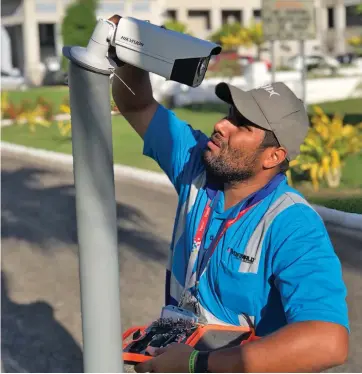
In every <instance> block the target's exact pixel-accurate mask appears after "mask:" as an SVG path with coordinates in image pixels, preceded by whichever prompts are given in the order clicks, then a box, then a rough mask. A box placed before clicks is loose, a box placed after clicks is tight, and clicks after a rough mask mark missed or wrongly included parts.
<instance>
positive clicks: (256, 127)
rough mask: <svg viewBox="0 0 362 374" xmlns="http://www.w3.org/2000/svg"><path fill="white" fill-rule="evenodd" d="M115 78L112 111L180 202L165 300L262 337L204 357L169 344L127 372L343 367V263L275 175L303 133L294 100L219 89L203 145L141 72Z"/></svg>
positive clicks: (272, 90) (280, 89) (122, 72)
mask: <svg viewBox="0 0 362 374" xmlns="http://www.w3.org/2000/svg"><path fill="white" fill-rule="evenodd" d="M117 75H118V76H119V77H120V78H122V80H124V81H125V83H126V84H127V85H128V86H129V87H131V89H132V91H134V93H135V96H134V95H133V94H132V93H130V92H129V91H128V88H127V87H126V86H125V85H124V84H123V83H122V82H121V81H120V80H118V79H116V78H115V79H114V83H113V97H114V100H115V102H116V104H117V106H118V108H119V110H120V112H121V113H122V114H123V115H124V117H125V119H126V120H127V121H128V122H129V123H130V124H131V126H133V128H134V129H135V130H136V131H137V133H138V134H139V135H140V136H141V137H142V138H143V140H144V154H145V155H147V156H149V157H151V158H153V159H154V160H155V161H156V162H158V164H159V165H160V166H161V168H162V169H163V170H164V172H165V173H166V174H167V175H168V177H169V178H170V180H171V182H172V183H173V185H174V186H175V189H176V191H177V193H178V196H179V205H178V208H177V214H176V219H175V230H174V233H173V237H172V243H171V253H170V262H169V268H168V271H167V280H166V304H173V305H179V306H181V307H183V308H185V309H189V310H192V311H193V312H195V313H197V314H198V315H199V316H200V318H201V319H202V320H205V321H207V322H208V323H216V324H226V325H237V326H238V325H253V326H254V327H255V329H256V334H257V335H258V336H260V337H262V338H261V339H259V340H257V341H253V342H250V343H247V344H245V345H242V346H240V347H236V348H231V349H224V350H220V351H215V352H212V353H210V354H209V353H205V352H202V353H198V352H195V351H194V350H193V349H192V348H191V347H189V346H186V345H183V344H173V345H170V346H169V347H166V348H164V349H161V350H159V351H158V352H157V353H156V355H155V357H154V358H152V359H151V360H149V361H147V362H145V363H141V364H139V365H137V366H136V371H138V372H189V371H191V372H192V371H196V372H206V371H209V372H268V371H272V372H282V371H283V372H285V371H286V372H297V371H298V372H299V371H302V372H310V371H314V372H315V371H321V370H325V369H327V368H331V367H334V366H337V365H340V364H342V363H343V362H345V360H346V358H347V355H348V331H349V326H348V315H347V314H348V313H347V306H346V301H345V297H346V289H345V286H344V283H343V280H342V272H341V265H340V262H339V260H338V258H337V256H336V254H335V252H334V250H333V247H332V244H331V242H330V239H329V237H328V234H327V232H326V229H325V227H324V224H323V221H322V219H321V218H320V217H319V216H318V214H317V213H316V212H315V211H314V210H313V208H312V207H311V206H310V205H309V204H308V203H307V201H306V200H304V198H303V197H302V196H301V195H300V194H299V193H298V192H297V191H296V190H294V189H292V188H291V187H289V186H288V184H287V181H286V178H285V175H284V172H285V170H287V168H288V163H289V161H290V160H292V159H293V158H295V157H296V155H297V154H298V152H299V147H300V145H301V144H302V143H303V141H304V138H305V136H306V134H307V130H308V117H307V113H306V111H305V108H304V106H303V103H302V102H301V101H300V100H299V99H298V98H297V97H296V96H295V95H294V94H293V92H292V91H290V90H289V89H288V88H287V86H285V85H284V84H283V83H275V84H270V85H267V86H264V87H261V88H258V89H255V90H251V91H248V92H244V91H241V90H239V89H237V88H236V87H233V86H231V85H228V84H226V83H220V84H219V85H217V87H216V95H217V96H218V97H219V98H220V99H222V100H223V101H224V102H226V103H228V104H229V106H230V111H229V113H228V114H227V115H226V116H225V118H222V119H220V121H218V122H217V123H216V124H215V127H214V131H213V133H212V136H211V137H210V138H208V137H207V136H206V135H205V134H203V133H202V132H200V131H196V130H194V129H193V128H192V127H191V126H190V125H189V124H187V123H185V122H184V121H182V120H180V119H179V118H177V117H176V116H175V114H174V113H173V112H171V111H170V110H167V109H166V108H164V107H163V106H162V105H160V104H159V103H157V102H156V101H155V100H154V99H153V96H152V88H151V84H150V80H149V75H148V73H146V72H145V71H141V70H139V69H137V68H134V67H131V66H127V65H125V66H123V67H120V68H118V70H117Z"/></svg>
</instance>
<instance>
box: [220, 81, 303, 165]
mask: <svg viewBox="0 0 362 374" xmlns="http://www.w3.org/2000/svg"><path fill="white" fill-rule="evenodd" d="M215 94H216V96H218V97H219V98H220V99H221V100H223V101H225V102H226V103H228V104H231V105H234V106H235V108H236V109H237V110H238V111H239V112H240V113H241V114H242V115H243V116H244V117H245V118H246V119H248V120H249V121H251V122H253V123H255V124H256V125H257V126H260V127H262V128H264V129H266V130H271V131H273V133H274V135H275V136H276V138H277V139H278V142H279V144H280V145H281V146H283V147H285V148H286V150H287V152H288V154H287V159H288V160H289V161H291V160H292V159H294V158H295V157H297V155H298V154H299V153H300V146H301V145H302V144H303V142H304V139H305V137H306V135H307V133H308V128H309V118H308V114H307V111H306V109H305V107H304V104H303V101H302V100H300V99H298V98H297V97H296V96H295V94H294V93H293V91H291V90H290V89H289V88H288V87H287V86H286V85H285V84H284V83H282V82H276V83H271V84H266V85H264V86H261V87H259V88H256V89H252V90H250V91H243V90H241V89H239V88H237V87H235V86H232V85H231V84H228V83H224V82H223V83H219V84H217V85H216V87H215Z"/></svg>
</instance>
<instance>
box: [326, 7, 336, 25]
mask: <svg viewBox="0 0 362 374" xmlns="http://www.w3.org/2000/svg"><path fill="white" fill-rule="evenodd" d="M327 12H328V28H329V29H333V28H334V8H327Z"/></svg>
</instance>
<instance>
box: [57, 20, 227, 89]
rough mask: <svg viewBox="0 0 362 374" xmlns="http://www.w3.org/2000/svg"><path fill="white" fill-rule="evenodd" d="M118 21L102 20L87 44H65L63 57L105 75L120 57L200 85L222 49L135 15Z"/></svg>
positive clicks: (160, 73)
mask: <svg viewBox="0 0 362 374" xmlns="http://www.w3.org/2000/svg"><path fill="white" fill-rule="evenodd" d="M117 21H118V23H117V24H115V22H112V21H111V20H103V19H100V20H99V21H98V23H97V25H96V27H95V29H94V31H93V34H92V36H91V38H90V40H89V43H88V45H87V47H86V48H84V47H80V46H70V47H69V46H66V47H63V54H64V56H65V57H67V58H68V59H70V60H71V61H73V62H75V63H76V64H79V65H81V66H83V67H85V68H86V69H90V70H92V71H96V72H98V73H102V74H110V71H112V70H113V69H114V68H115V67H116V66H117V59H118V60H120V61H123V62H125V63H127V64H129V65H133V66H136V67H138V68H140V69H142V70H145V71H148V72H151V73H155V74H157V75H160V76H162V77H164V78H166V79H167V80H171V81H175V82H179V83H182V84H185V85H187V86H190V87H197V86H199V85H200V84H201V83H202V81H203V79H204V77H205V74H206V71H207V68H208V66H209V61H210V58H211V56H213V55H217V54H219V53H220V52H221V47H220V46H219V45H217V44H215V43H212V42H209V41H206V40H202V39H198V38H195V37H193V36H190V35H186V34H182V33H180V32H176V31H172V30H167V29H165V28H163V27H160V26H157V25H153V24H151V23H150V22H148V21H141V20H139V19H136V18H132V17H119V20H118V19H117ZM118 62H119V61H118Z"/></svg>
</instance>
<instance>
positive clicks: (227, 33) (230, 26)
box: [210, 22, 243, 45]
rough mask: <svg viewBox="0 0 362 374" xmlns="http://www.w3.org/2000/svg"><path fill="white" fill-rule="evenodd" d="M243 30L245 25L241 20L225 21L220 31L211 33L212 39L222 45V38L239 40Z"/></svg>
mask: <svg viewBox="0 0 362 374" xmlns="http://www.w3.org/2000/svg"><path fill="white" fill-rule="evenodd" d="M242 30H243V27H242V26H241V24H240V22H233V23H225V24H224V25H222V26H221V28H220V29H219V30H218V31H216V32H215V33H213V34H212V35H210V40H211V41H212V42H214V43H218V44H221V45H222V44H223V43H222V40H224V41H225V40H227V39H230V40H233V39H235V40H237V39H238V38H239V34H240V33H241V32H242ZM232 44H234V43H232Z"/></svg>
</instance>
